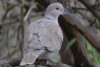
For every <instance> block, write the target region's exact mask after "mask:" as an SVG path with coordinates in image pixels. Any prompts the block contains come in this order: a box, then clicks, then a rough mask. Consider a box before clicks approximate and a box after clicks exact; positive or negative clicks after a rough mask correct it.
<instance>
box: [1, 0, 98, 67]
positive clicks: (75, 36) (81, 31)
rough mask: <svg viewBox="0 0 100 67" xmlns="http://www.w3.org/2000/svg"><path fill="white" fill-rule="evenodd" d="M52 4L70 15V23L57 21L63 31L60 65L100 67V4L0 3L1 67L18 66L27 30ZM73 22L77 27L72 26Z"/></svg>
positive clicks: (76, 0)
mask: <svg viewBox="0 0 100 67" xmlns="http://www.w3.org/2000/svg"><path fill="white" fill-rule="evenodd" d="M54 2H60V3H62V4H63V6H64V8H65V9H66V10H68V11H69V12H70V14H69V18H70V19H67V18H66V17H62V16H61V17H60V18H59V24H60V26H61V27H62V29H63V31H64V42H63V45H62V48H61V51H60V53H61V58H62V62H63V63H65V64H68V65H71V66H75V67H100V54H99V52H100V42H99V41H100V0H0V65H3V64H5V63H2V61H6V63H7V64H9V65H12V66H13V67H14V66H16V65H19V63H20V61H21V58H22V54H23V52H22V49H23V41H24V32H25V28H26V26H28V25H29V24H30V23H32V22H34V21H35V20H37V19H40V18H41V17H42V16H43V15H44V11H45V9H46V7H47V6H48V5H49V4H50V3H54ZM70 15H72V16H70ZM71 20H72V21H71ZM74 21H76V22H77V21H78V22H80V24H77V23H76V24H72V23H75V22H74ZM64 22H66V23H64ZM70 22H72V23H70ZM67 23H68V24H69V25H68V24H67ZM71 24H72V25H71ZM80 25H82V26H80Z"/></svg>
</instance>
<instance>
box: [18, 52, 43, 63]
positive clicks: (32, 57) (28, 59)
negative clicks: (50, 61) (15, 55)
mask: <svg viewBox="0 0 100 67" xmlns="http://www.w3.org/2000/svg"><path fill="white" fill-rule="evenodd" d="M43 52H44V50H35V51H30V52H28V53H27V54H26V55H25V56H24V58H23V59H22V61H21V63H20V65H26V64H33V63H34V62H35V61H36V59H37V58H38V57H39V56H40V55H41V54H42V53H43Z"/></svg>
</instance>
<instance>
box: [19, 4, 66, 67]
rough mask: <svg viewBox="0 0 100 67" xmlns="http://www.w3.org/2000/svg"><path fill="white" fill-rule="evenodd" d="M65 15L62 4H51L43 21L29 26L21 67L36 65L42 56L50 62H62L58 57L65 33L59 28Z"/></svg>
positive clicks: (40, 20) (26, 32)
mask: <svg viewBox="0 0 100 67" xmlns="http://www.w3.org/2000/svg"><path fill="white" fill-rule="evenodd" d="M63 14H64V7H63V5H62V4H61V3H51V4H50V5H49V6H48V7H47V8H46V10H45V13H44V16H43V18H42V19H39V20H36V21H35V22H32V23H30V24H29V25H28V26H27V28H26V31H25V37H24V46H23V58H22V61H21V63H20V65H27V64H34V62H35V61H36V59H37V58H38V57H39V56H41V55H42V54H44V57H45V58H46V59H47V60H48V61H50V62H54V63H58V62H59V61H60V59H56V57H57V56H58V55H59V51H60V48H61V45H62V42H63V31H62V30H61V27H60V26H59V23H58V17H59V16H60V15H63ZM54 55H56V56H54ZM58 58H59V56H58ZM47 63H48V62H47Z"/></svg>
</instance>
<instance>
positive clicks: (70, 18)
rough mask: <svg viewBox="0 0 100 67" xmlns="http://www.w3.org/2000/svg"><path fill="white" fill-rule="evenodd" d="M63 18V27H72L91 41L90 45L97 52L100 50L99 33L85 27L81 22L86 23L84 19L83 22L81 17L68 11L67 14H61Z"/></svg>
mask: <svg viewBox="0 0 100 67" xmlns="http://www.w3.org/2000/svg"><path fill="white" fill-rule="evenodd" d="M63 19H64V20H65V22H63V25H64V26H65V27H66V25H70V26H72V27H74V28H75V29H76V30H78V31H79V32H80V33H81V34H82V35H83V36H84V37H85V38H86V39H87V40H88V41H89V42H90V43H91V45H92V46H94V48H96V50H97V51H98V52H100V35H99V33H97V32H94V31H93V30H92V28H89V27H86V26H84V25H83V24H82V23H86V21H85V22H84V21H83V19H82V18H80V17H77V16H75V15H74V14H71V13H70V12H67V15H66V16H63ZM87 23H88V22H87ZM65 29H66V28H65ZM65 32H66V31H65Z"/></svg>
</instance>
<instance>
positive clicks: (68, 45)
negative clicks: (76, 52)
mask: <svg viewBox="0 0 100 67" xmlns="http://www.w3.org/2000/svg"><path fill="white" fill-rule="evenodd" d="M75 42H76V38H73V39H72V40H71V41H70V42H69V43H68V44H67V46H66V48H65V52H67V51H68V50H69V48H70V47H71V46H72V45H73V44H74V43H75Z"/></svg>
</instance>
